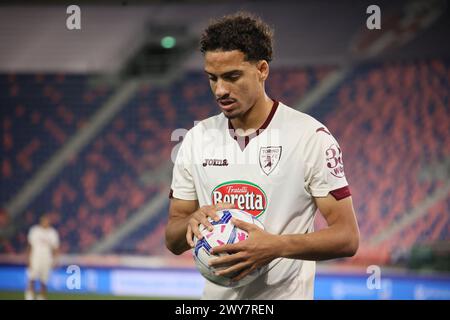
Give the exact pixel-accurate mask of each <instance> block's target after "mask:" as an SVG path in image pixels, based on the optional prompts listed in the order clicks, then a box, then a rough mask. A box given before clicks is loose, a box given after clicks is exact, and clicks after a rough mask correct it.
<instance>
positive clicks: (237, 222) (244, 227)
mask: <svg viewBox="0 0 450 320" xmlns="http://www.w3.org/2000/svg"><path fill="white" fill-rule="evenodd" d="M231 222H232V223H233V224H234V225H235V226H236V227H238V228H239V229H242V230H245V231H247V232H249V231H251V230H253V228H254V227H255V225H254V224H253V223H248V222H245V221H242V220H239V219H236V218H231Z"/></svg>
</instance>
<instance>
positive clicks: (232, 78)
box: [228, 74, 240, 81]
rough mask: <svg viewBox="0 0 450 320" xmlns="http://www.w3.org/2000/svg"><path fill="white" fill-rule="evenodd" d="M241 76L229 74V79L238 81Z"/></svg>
mask: <svg viewBox="0 0 450 320" xmlns="http://www.w3.org/2000/svg"><path fill="white" fill-rule="evenodd" d="M239 77H240V75H239V74H233V75H231V76H229V77H228V79H229V80H231V81H236V80H237V79H239Z"/></svg>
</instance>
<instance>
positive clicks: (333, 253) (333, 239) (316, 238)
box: [275, 227, 359, 261]
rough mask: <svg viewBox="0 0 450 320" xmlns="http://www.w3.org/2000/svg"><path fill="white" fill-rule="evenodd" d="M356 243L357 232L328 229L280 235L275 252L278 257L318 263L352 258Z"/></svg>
mask: <svg viewBox="0 0 450 320" xmlns="http://www.w3.org/2000/svg"><path fill="white" fill-rule="evenodd" d="M358 243H359V235H358V231H357V230H347V229H343V228H342V229H340V228H338V227H329V228H327V229H323V230H320V231H317V232H312V233H308V234H296V235H280V236H279V241H278V242H277V244H276V248H275V252H278V253H279V254H278V256H279V257H284V258H291V259H301V260H313V261H320V260H328V259H335V258H342V257H350V256H353V255H354V254H355V253H356V251H357V249H358Z"/></svg>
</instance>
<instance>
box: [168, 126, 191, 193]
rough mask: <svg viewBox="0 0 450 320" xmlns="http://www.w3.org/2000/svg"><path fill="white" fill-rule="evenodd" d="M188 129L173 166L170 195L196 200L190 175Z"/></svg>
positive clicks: (189, 137) (189, 139) (189, 136)
mask: <svg viewBox="0 0 450 320" xmlns="http://www.w3.org/2000/svg"><path fill="white" fill-rule="evenodd" d="M190 133H191V131H189V132H188V133H187V134H186V136H185V138H184V140H183V142H182V144H181V146H180V149H179V150H178V154H177V157H176V160H175V164H174V167H173V175H172V184H171V189H172V190H171V196H173V197H174V198H177V199H181V200H197V193H196V190H195V184H194V179H193V177H192V168H193V161H192V154H191V149H192V140H191V135H190Z"/></svg>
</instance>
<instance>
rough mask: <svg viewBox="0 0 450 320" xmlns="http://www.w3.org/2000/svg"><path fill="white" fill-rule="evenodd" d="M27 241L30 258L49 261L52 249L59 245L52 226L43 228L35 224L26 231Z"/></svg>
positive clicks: (51, 256) (56, 234)
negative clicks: (29, 248) (29, 247)
mask: <svg viewBox="0 0 450 320" xmlns="http://www.w3.org/2000/svg"><path fill="white" fill-rule="evenodd" d="M28 243H29V244H30V246H31V260H32V261H33V260H44V261H51V260H52V258H53V250H55V249H57V248H58V247H59V237H58V233H57V231H56V230H55V229H54V228H52V227H49V228H44V227H42V226H40V225H35V226H33V227H32V228H31V229H30V232H29V233H28Z"/></svg>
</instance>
